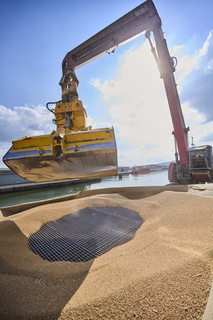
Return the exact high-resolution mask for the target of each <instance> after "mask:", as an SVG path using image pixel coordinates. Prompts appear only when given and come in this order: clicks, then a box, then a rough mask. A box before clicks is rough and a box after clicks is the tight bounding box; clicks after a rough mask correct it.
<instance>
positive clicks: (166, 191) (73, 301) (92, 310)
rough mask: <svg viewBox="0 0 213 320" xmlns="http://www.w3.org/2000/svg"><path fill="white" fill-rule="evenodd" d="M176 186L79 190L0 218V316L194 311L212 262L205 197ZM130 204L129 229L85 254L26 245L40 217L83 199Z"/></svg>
mask: <svg viewBox="0 0 213 320" xmlns="http://www.w3.org/2000/svg"><path fill="white" fill-rule="evenodd" d="M186 191H187V190H186V188H183V187H182V188H181V187H180V188H178V187H167V188H164V187H141V188H123V189H121V188H120V189H119V190H114V191H112V190H111V191H110V192H111V193H109V190H102V191H99V192H95V191H94V192H92V193H85V192H84V193H83V196H82V197H78V198H76V199H73V200H69V201H64V202H59V203H52V204H46V205H42V206H38V207H36V208H32V209H29V210H26V211H24V212H22V213H19V214H16V215H13V216H10V217H2V218H1V220H0V247H1V252H0V271H1V274H0V319H4V320H7V319H13V320H14V319H16V320H18V319H21V320H28V319H38V320H42V319H51V320H53V319H58V320H68V319H69V320H71V319H75V320H76V319H79V320H86V319H91V320H96V319H109V320H112V319H119V320H121V319H148V320H149V319H150V320H154V319H158V320H161V319H164V320H171V319H172V320H176V319H194V320H195V319H201V318H202V315H203V312H204V309H205V305H206V302H207V299H208V296H209V291H210V285H211V280H212V279H211V274H212V262H213V246H212V244H213V232H212V222H213V197H208V196H207V197H204V196H200V195H197V194H192V193H189V192H186ZM92 206H93V207H98V206H115V207H125V208H128V209H132V210H135V211H137V212H138V213H139V214H140V215H141V216H142V218H143V220H144V223H143V224H142V226H141V227H140V229H139V230H138V231H137V232H136V234H135V237H134V238H133V239H132V240H131V241H129V242H127V243H125V244H123V245H121V246H118V247H116V248H114V249H112V250H110V251H109V252H107V253H105V254H103V255H102V256H99V257H98V258H96V259H94V260H90V261H87V262H78V263H75V262H64V261H61V262H48V261H45V260H43V259H41V258H40V257H39V256H37V255H35V254H34V253H33V252H31V251H30V250H29V249H28V237H29V236H30V234H32V233H33V232H36V231H37V230H38V229H39V228H40V227H41V225H42V224H43V223H44V222H46V221H52V220H56V219H58V218H60V217H62V216H64V215H66V214H70V213H74V212H76V211H78V210H81V209H83V208H86V207H92Z"/></svg>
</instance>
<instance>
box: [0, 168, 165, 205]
mask: <svg viewBox="0 0 213 320" xmlns="http://www.w3.org/2000/svg"><path fill="white" fill-rule="evenodd" d="M168 183H169V181H168V172H167V170H163V171H153V172H152V171H151V172H150V173H148V174H134V175H133V174H123V175H118V176H113V177H105V178H102V179H101V180H98V181H96V180H94V181H91V180H89V181H88V182H85V181H84V182H83V183H82V182H79V183H75V184H72V182H71V183H70V184H66V185H63V184H61V185H57V186H51V187H48V188H41V189H35V190H27V189H26V190H23V191H15V192H9V193H4V194H0V208H2V207H8V206H15V205H19V204H23V203H29V202H36V201H41V200H48V199H53V198H58V197H62V196H67V195H72V194H76V193H78V192H79V191H84V190H92V189H101V188H117V187H136V186H138V187H139V186H163V185H166V184H168Z"/></svg>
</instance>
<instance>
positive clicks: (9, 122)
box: [0, 105, 54, 142]
mask: <svg viewBox="0 0 213 320" xmlns="http://www.w3.org/2000/svg"><path fill="white" fill-rule="evenodd" d="M52 118H53V114H51V113H50V112H49V111H48V110H47V109H46V108H45V107H44V106H41V105H38V106H33V105H30V106H24V107H14V109H13V110H11V109H9V108H6V107H4V106H2V105H0V140H1V141H4V142H9V141H11V140H16V139H18V138H21V137H24V136H35V135H41V134H44V133H49V132H51V131H52V130H53V128H54V125H53V123H52V121H51V119H52Z"/></svg>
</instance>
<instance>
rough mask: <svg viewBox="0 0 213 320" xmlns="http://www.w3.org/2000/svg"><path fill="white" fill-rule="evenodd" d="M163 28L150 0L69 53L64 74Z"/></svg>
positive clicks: (63, 64) (64, 63)
mask: <svg viewBox="0 0 213 320" xmlns="http://www.w3.org/2000/svg"><path fill="white" fill-rule="evenodd" d="M157 25H159V26H161V19H160V17H159V15H158V13H157V10H156V8H155V6H154V4H153V2H152V1H150V0H148V1H145V2H143V3H142V4H140V5H139V6H138V7H136V8H135V9H133V10H131V11H130V12H128V13H127V14H125V15H124V16H123V17H121V18H120V19H118V20H116V21H115V22H113V23H112V24H110V25H109V26H107V27H106V28H104V29H103V30H101V31H99V32H98V33H97V34H95V35H94V36H92V37H91V38H89V39H88V40H86V41H85V42H83V43H82V44H80V45H79V46H77V47H76V48H74V49H73V50H71V51H69V52H68V53H67V54H66V56H65V57H64V59H63V62H62V72H63V74H64V72H65V69H66V67H68V68H72V69H77V68H80V67H81V66H83V65H85V64H87V63H89V62H90V61H91V60H93V59H95V58H97V57H99V56H101V55H103V54H104V53H107V52H110V51H112V50H114V49H115V48H117V47H118V46H120V45H122V44H124V43H125V42H128V41H130V40H131V39H132V38H134V37H136V36H138V35H140V34H141V33H142V32H144V31H146V30H149V29H151V30H152V29H153V28H154V27H155V26H157Z"/></svg>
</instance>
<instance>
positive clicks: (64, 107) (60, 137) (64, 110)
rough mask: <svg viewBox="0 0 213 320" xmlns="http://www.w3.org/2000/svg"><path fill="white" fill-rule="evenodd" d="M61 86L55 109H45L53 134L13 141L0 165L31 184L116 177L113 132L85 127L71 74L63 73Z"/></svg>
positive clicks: (106, 129)
mask: <svg viewBox="0 0 213 320" xmlns="http://www.w3.org/2000/svg"><path fill="white" fill-rule="evenodd" d="M73 78H74V80H75V81H73V80H72V79H73ZM70 79H71V80H70ZM61 86H62V100H61V101H59V102H56V103H55V109H50V108H49V104H51V103H48V104H47V108H48V110H49V111H51V112H52V113H54V115H55V119H54V120H53V122H54V123H55V124H56V131H53V132H52V133H51V134H49V135H41V136H34V137H24V138H21V139H18V140H16V141H13V142H12V147H11V148H10V149H9V151H8V152H7V153H6V154H5V156H4V157H3V161H4V163H5V164H6V165H7V166H8V167H9V168H10V169H11V170H12V171H14V172H15V173H16V174H18V175H19V176H21V177H22V178H25V179H27V180H29V181H31V182H49V181H60V180H71V179H87V178H96V177H104V176H112V175H116V174H117V149H116V142H115V135H114V129H113V128H103V129H92V128H91V127H86V126H85V117H86V113H85V109H84V107H83V105H82V102H81V101H80V100H78V93H77V80H76V78H75V73H74V71H72V72H69V73H68V74H66V76H65V79H63V83H62V84H61Z"/></svg>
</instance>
